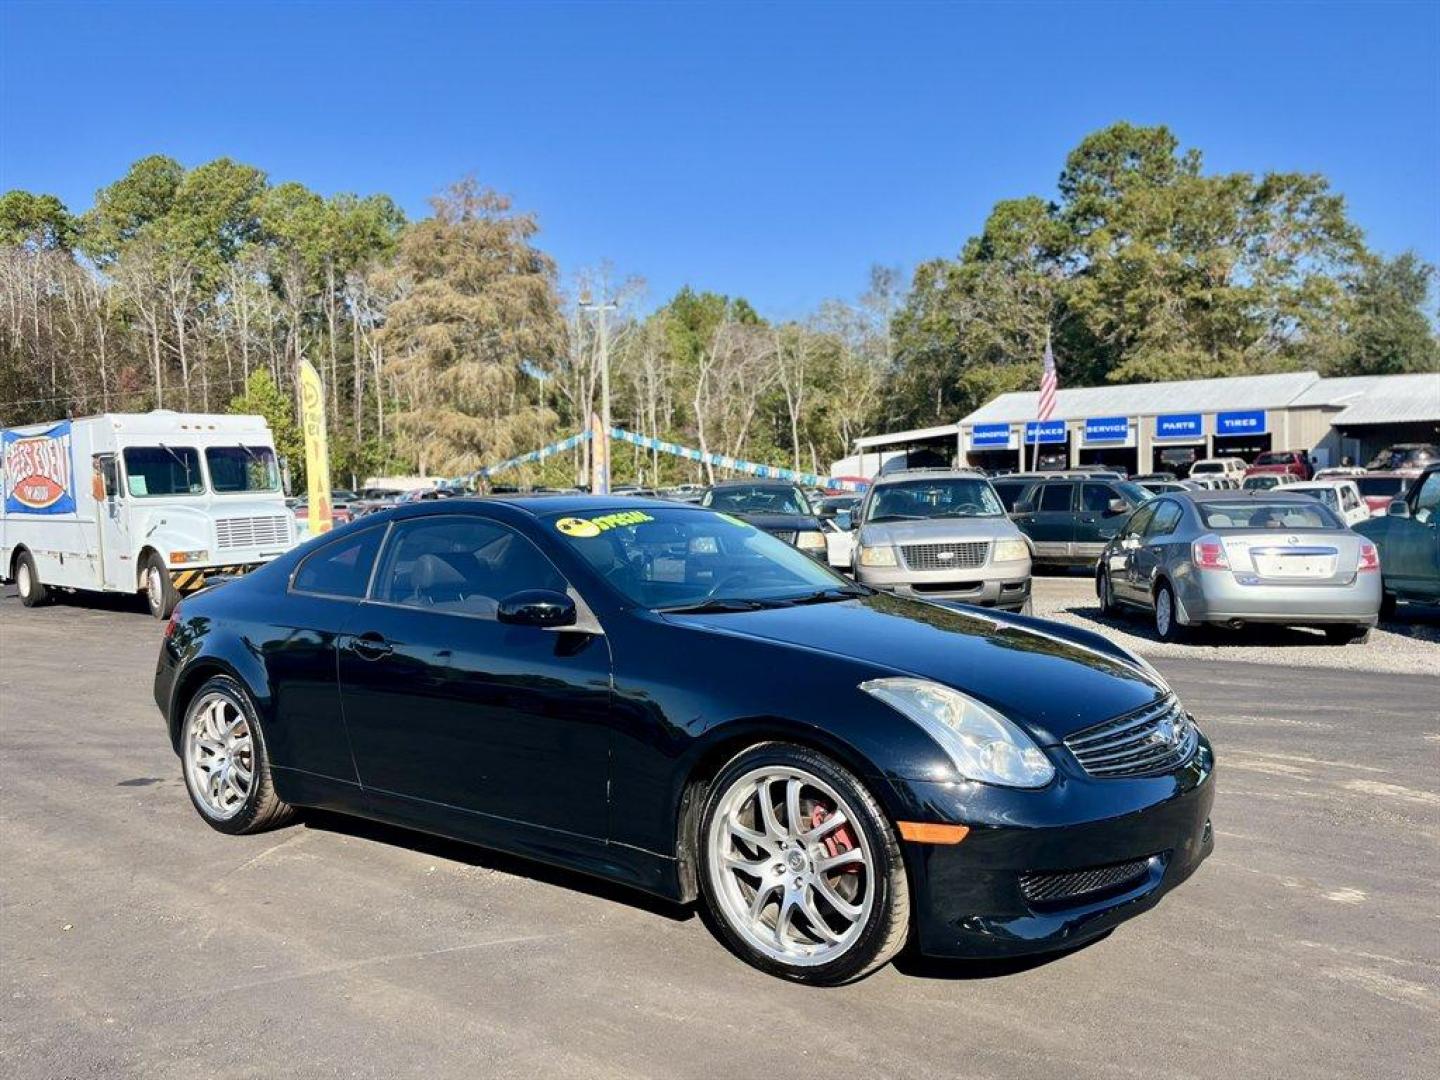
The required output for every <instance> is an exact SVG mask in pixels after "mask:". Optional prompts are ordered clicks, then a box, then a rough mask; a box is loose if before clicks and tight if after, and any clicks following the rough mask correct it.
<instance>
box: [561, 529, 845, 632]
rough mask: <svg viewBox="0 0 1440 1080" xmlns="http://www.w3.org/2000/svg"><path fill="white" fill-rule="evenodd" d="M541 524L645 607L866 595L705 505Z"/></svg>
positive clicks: (740, 605) (750, 604)
mask: <svg viewBox="0 0 1440 1080" xmlns="http://www.w3.org/2000/svg"><path fill="white" fill-rule="evenodd" d="M542 520H543V521H544V522H545V524H546V527H547V528H550V529H553V530H554V531H555V534H556V535H557V536H559V537H560V538H561V539H562V540H563V541H564V542H565V543H567V544H568V545H569V546H570V547H571V548H573V549H574V550H575V552H576V553H577V554H578V555H579V556H580V557H581V558H582V559H584V560H585V561H586V562H587V563H589V564H590V565H591V566H592V567H593V568H594V569H595V571H596V572H597V573H598V574H599V575H600V576H601V577H603V578H604V579H605V580H606V581H607V582H608V583H609V584H610V585H611V586H612V587H613V588H615V589H616V590H618V591H619V592H620V593H621V595H623V596H624V597H625V599H626V600H628V601H630V602H631V603H634V604H638V605H640V606H641V607H646V608H651V609H684V608H708V609H710V610H719V611H725V610H734V611H741V610H747V609H749V608H755V607H762V606H767V605H770V604H784V603H792V602H794V601H796V600H800V599H806V600H808V599H816V598H820V599H826V598H829V597H830V596H832V595H833V596H834V597H835V598H836V599H839V598H843V597H844V596H846V595H850V594H852V593H857V592H860V591H862V590H860V589H859V587H857V586H856V585H855V583H854V582H852V581H849V580H848V579H846V578H843V577H841V576H840V575H839V574H836V573H834V572H833V571H831V570H830V569H829V568H828V567H825V566H823V565H822V564H821V563H820V562H818V561H817V560H815V559H812V558H811V557H810V556H808V555H805V554H803V553H802V552H800V551H797V550H796V549H795V548H793V547H791V546H790V545H789V544H787V543H785V542H784V541H782V540H777V539H776V538H775V537H773V536H771V535H770V534H769V533H767V532H764V531H763V530H761V529H757V528H755V527H754V526H753V525H749V524H747V523H746V522H743V521H741V520H740V519H739V518H735V517H731V516H730V515H728V514H717V513H714V512H711V511H709V510H702V509H700V508H698V507H684V506H676V507H674V508H673V509H670V508H657V507H647V508H645V509H644V510H626V509H624V508H623V507H617V508H616V509H614V510H604V511H599V512H595V511H584V512H583V513H579V514H576V513H570V514H565V513H557V514H551V515H549V516H547V517H545V518H543V519H542Z"/></svg>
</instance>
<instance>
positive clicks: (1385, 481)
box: [1355, 476, 1405, 498]
mask: <svg viewBox="0 0 1440 1080" xmlns="http://www.w3.org/2000/svg"><path fill="white" fill-rule="evenodd" d="M1355 484H1356V486H1357V487H1359V488H1360V494H1361V495H1369V496H1371V497H1372V498H1373V497H1376V496H1380V495H1385V496H1389V497H1391V498H1398V497H1399V496H1400V495H1402V494H1404V492H1405V478H1404V477H1403V476H1357V477H1356V478H1355Z"/></svg>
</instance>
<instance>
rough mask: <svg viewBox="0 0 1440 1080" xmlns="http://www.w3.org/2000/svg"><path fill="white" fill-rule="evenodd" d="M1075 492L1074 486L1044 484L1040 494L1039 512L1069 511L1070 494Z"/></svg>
mask: <svg viewBox="0 0 1440 1080" xmlns="http://www.w3.org/2000/svg"><path fill="white" fill-rule="evenodd" d="M1074 490H1075V485H1074V484H1046V485H1045V487H1044V490H1042V491H1041V493H1040V509H1041V511H1046V510H1049V511H1060V512H1062V513H1064V512H1067V511H1069V509H1070V503H1071V498H1070V494H1071V492H1073V491H1074Z"/></svg>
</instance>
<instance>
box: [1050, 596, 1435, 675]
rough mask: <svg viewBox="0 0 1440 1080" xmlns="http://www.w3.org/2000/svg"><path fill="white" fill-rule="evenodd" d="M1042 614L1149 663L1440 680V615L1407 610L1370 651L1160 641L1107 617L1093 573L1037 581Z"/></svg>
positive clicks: (1289, 635) (1274, 642)
mask: <svg viewBox="0 0 1440 1080" xmlns="http://www.w3.org/2000/svg"><path fill="white" fill-rule="evenodd" d="M1034 606H1035V614H1036V615H1042V616H1044V617H1045V618H1047V619H1055V620H1057V621H1059V622H1065V623H1072V624H1074V625H1076V626H1083V627H1085V628H1086V629H1087V630H1099V631H1100V632H1101V633H1103V634H1105V636H1106V637H1109V638H1112V639H1113V640H1116V641H1119V642H1120V643H1122V644H1123V645H1125V646H1126V647H1127V648H1130V649H1133V650H1135V651H1136V652H1138V653H1139V654H1140V655H1142V656H1144V657H1146V658H1147V659H1154V658H1156V657H1171V658H1176V659H1207V660H1222V659H1223V660H1226V661H1232V662H1240V663H1247V664H1276V663H1283V664H1285V665H1286V666H1287V667H1297V668H1300V667H1303V668H1330V669H1333V670H1337V671H1388V672H1394V673H1395V674H1400V675H1422V674H1429V675H1435V674H1440V608H1435V607H1428V606H1422V605H1415V604H1402V605H1401V606H1400V608H1399V610H1398V611H1397V613H1396V616H1395V618H1393V619H1388V620H1386V621H1385V622H1383V623H1381V624H1380V626H1379V627H1377V628H1376V629H1375V630H1373V631H1371V634H1370V640H1369V641H1367V642H1366V643H1365V644H1363V645H1346V646H1344V647H1340V646H1335V645H1327V644H1326V642H1325V638H1324V636H1323V635H1322V634H1321V633H1320V632H1319V631H1317V630H1305V629H1300V628H1291V627H1284V626H1252V627H1246V628H1245V629H1243V630H1228V629H1223V628H1211V627H1204V628H1202V629H1201V630H1200V631H1199V632H1198V633H1197V634H1196V635H1195V639H1194V640H1193V641H1191V642H1186V643H1184V644H1176V645H1167V644H1166V643H1165V642H1162V641H1157V640H1156V638H1155V634H1154V624H1153V623H1152V622H1151V621H1150V620H1149V619H1148V618H1147V616H1146V615H1145V614H1144V613H1142V612H1140V611H1135V612H1133V613H1130V614H1128V615H1127V616H1125V617H1122V618H1107V617H1104V616H1102V615H1101V614H1100V604H1099V601H1097V600H1096V598H1095V582H1094V580H1093V579H1092V578H1091V577H1090V576H1089V575H1088V574H1082V573H1080V572H1078V571H1077V572H1074V573H1071V574H1058V573H1057V574H1049V575H1045V576H1037V577H1036V578H1035V599H1034Z"/></svg>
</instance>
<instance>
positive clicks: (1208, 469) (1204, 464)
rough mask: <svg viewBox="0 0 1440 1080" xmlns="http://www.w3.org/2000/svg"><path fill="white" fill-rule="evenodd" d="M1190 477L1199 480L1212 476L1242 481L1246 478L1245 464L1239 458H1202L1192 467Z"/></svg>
mask: <svg viewBox="0 0 1440 1080" xmlns="http://www.w3.org/2000/svg"><path fill="white" fill-rule="evenodd" d="M1190 475H1191V477H1193V478H1195V479H1197V480H1198V479H1201V478H1203V477H1210V476H1220V477H1226V478H1229V479H1231V480H1242V479H1244V477H1245V462H1244V460H1243V459H1242V458H1238V457H1208V458H1201V459H1200V460H1199V461H1197V462H1195V464H1194V465H1191V466H1190Z"/></svg>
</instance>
